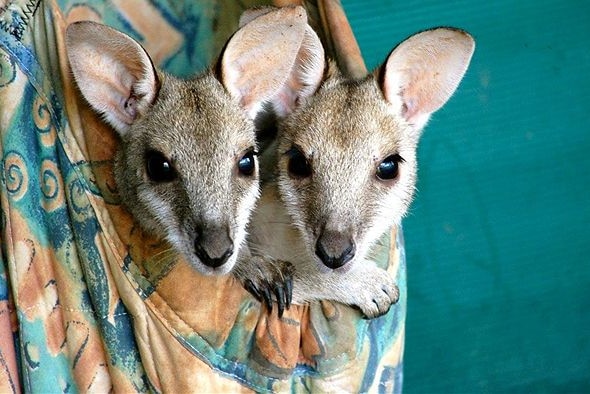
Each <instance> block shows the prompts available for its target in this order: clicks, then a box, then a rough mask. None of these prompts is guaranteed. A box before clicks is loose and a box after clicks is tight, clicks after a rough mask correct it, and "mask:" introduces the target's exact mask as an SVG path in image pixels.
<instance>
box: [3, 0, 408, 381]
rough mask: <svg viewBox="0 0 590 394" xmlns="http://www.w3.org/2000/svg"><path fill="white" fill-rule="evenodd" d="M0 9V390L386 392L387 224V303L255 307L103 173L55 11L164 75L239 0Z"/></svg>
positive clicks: (396, 371)
mask: <svg viewBox="0 0 590 394" xmlns="http://www.w3.org/2000/svg"><path fill="white" fill-rule="evenodd" d="M0 4H4V5H2V6H0V28H1V29H0V133H1V134H0V154H1V156H0V157H1V160H2V161H1V164H2V167H1V170H2V171H1V172H0V180H1V188H0V206H1V211H0V212H1V222H0V223H1V233H0V234H1V235H0V237H1V246H2V254H1V255H0V259H1V263H2V264H0V366H1V368H0V391H1V392H10V391H12V392H19V391H26V392H39V391H48V390H51V391H91V390H95V391H100V392H106V391H111V390H113V391H116V392H150V391H156V392H160V391H171V392H186V391H208V392H210V391H221V392H240V391H256V392H267V391H293V392H308V391H313V392H318V391H320V392H324V391H340V390H344V391H353V392H366V391H377V390H378V391H380V392H381V391H384V392H400V390H401V376H402V372H401V371H402V370H401V368H402V354H403V341H404V321H405V312H406V310H405V297H406V293H405V289H406V282H405V258H404V252H403V239H402V235H401V231H399V232H396V231H394V232H393V233H392V234H391V236H387V237H384V239H383V240H382V242H381V244H380V245H379V246H378V247H377V250H376V251H375V255H376V256H377V257H376V259H377V261H379V264H380V265H381V266H383V267H387V269H388V270H389V271H390V272H392V274H393V275H395V276H396V278H397V281H398V285H399V287H400V291H401V301H400V302H399V303H398V304H397V305H395V306H394V307H392V309H391V310H390V311H389V313H387V314H386V315H385V316H383V317H381V318H378V319H373V320H364V319H362V318H361V316H360V314H359V312H358V311H356V310H355V309H352V308H349V307H346V306H343V305H340V304H337V303H332V302H316V303H312V304H310V305H305V306H293V307H292V308H291V309H290V310H288V311H286V313H285V315H284V316H283V317H282V319H279V318H278V316H277V315H276V312H274V313H273V314H268V313H267V311H266V310H264V309H262V308H261V306H260V304H259V303H258V302H257V301H255V300H254V299H253V298H252V297H251V296H250V295H249V294H248V293H247V292H246V291H244V290H243V289H242V287H241V286H240V284H239V283H237V282H236V281H235V280H234V279H233V278H232V277H231V276H227V277H220V278H211V277H203V276H201V275H199V274H198V273H197V272H195V271H194V270H193V269H191V268H190V267H189V266H188V265H187V264H186V263H185V262H184V261H182V260H179V259H177V258H175V257H173V256H171V254H170V253H168V252H167V249H168V248H167V246H166V245H164V244H162V243H161V242H159V241H158V240H156V239H153V238H151V237H150V236H149V235H147V234H144V233H143V232H142V231H141V230H140V229H138V228H137V227H136V226H135V225H134V223H133V220H132V218H131V217H130V216H129V214H128V213H127V212H126V211H125V210H124V209H123V208H122V207H121V205H120V201H119V197H118V195H117V191H116V187H115V183H114V181H113V179H112V171H111V168H112V157H113V152H114V150H115V148H116V146H117V143H118V141H117V139H116V137H115V135H114V133H113V132H112V130H110V129H109V128H108V127H107V126H105V125H104V124H103V123H102V122H101V121H100V119H99V118H98V116H97V115H96V114H95V113H93V112H92V111H91V110H90V109H89V108H88V106H87V105H86V104H85V103H84V101H83V99H81V98H80V95H79V94H78V92H77V90H76V87H75V83H74V82H73V80H72V77H71V73H70V70H69V66H68V64H67V56H66V53H65V47H64V31H65V27H66V26H67V24H68V23H70V22H72V21H75V20H83V19H90V20H95V21H100V22H102V23H105V24H108V25H111V26H113V27H115V28H117V29H118V30H121V31H123V32H125V33H126V34H129V35H131V36H132V37H134V38H135V39H137V40H138V41H140V42H141V43H142V45H144V46H145V48H146V49H147V50H148V52H150V54H152V56H153V58H154V60H155V61H156V62H157V63H158V64H159V65H160V66H161V67H163V68H164V69H166V70H167V71H169V72H172V73H175V74H177V75H190V74H193V73H194V72H195V71H196V70H199V69H203V68H204V67H205V66H206V64H208V63H209V61H210V60H211V58H212V57H213V56H214V54H216V53H217V52H218V51H219V48H220V47H221V45H222V44H223V42H224V41H225V39H226V38H227V37H228V35H229V34H230V33H231V30H232V29H233V28H234V27H235V23H236V21H237V18H238V15H239V13H240V11H241V10H242V8H243V7H244V6H246V5H249V4H243V2H239V4H238V2H234V1H229V0H228V1H214V0H203V1H200V2H188V1H187V2H176V1H164V0H150V1H147V0H138V1H137V2H129V1H122V0H112V1H110V2H102V1H92V0H90V1H86V2H84V3H80V2H74V1H67V0H62V1H59V2H57V1H39V0H36V1H35V0H20V1H18V0H15V1H8V2H3V3H0Z"/></svg>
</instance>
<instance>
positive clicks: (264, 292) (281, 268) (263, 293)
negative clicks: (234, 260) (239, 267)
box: [241, 258, 294, 318]
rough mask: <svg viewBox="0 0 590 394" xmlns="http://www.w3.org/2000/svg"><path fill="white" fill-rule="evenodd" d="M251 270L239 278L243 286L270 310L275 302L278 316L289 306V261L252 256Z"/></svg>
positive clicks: (291, 289)
mask: <svg viewBox="0 0 590 394" xmlns="http://www.w3.org/2000/svg"><path fill="white" fill-rule="evenodd" d="M250 263H251V267H252V268H253V269H252V270H250V271H251V272H250V273H249V274H248V275H246V276H245V277H243V278H241V280H242V284H243V286H244V288H245V289H246V290H247V291H248V292H249V293H250V294H252V295H253V296H254V297H255V298H256V299H257V300H258V301H260V302H261V303H263V304H266V306H267V307H268V310H269V312H272V307H273V301H276V302H277V306H278V315H279V318H280V317H282V316H283V312H284V311H285V309H289V307H290V306H291V300H292V296H293V272H294V268H293V265H292V264H291V263H288V262H286V261H282V260H272V259H268V258H252V260H251V262H250Z"/></svg>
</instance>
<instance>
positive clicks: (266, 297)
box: [262, 285, 272, 313]
mask: <svg viewBox="0 0 590 394" xmlns="http://www.w3.org/2000/svg"><path fill="white" fill-rule="evenodd" d="M262 296H263V297H264V302H266V305H268V312H269V313H272V296H271V294H270V290H269V289H268V285H267V286H264V287H263V289H262Z"/></svg>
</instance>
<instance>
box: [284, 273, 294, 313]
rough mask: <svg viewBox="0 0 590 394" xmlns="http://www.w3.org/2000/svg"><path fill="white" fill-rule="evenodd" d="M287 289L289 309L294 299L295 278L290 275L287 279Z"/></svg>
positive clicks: (286, 295) (286, 296)
mask: <svg viewBox="0 0 590 394" xmlns="http://www.w3.org/2000/svg"><path fill="white" fill-rule="evenodd" d="M285 290H286V291H285V300H286V307H287V309H289V308H290V307H291V301H293V278H292V277H290V276H289V277H288V278H287V280H285Z"/></svg>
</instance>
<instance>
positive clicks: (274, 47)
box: [218, 7, 307, 119]
mask: <svg viewBox="0 0 590 394" xmlns="http://www.w3.org/2000/svg"><path fill="white" fill-rule="evenodd" d="M263 10H264V11H263V12H259V13H257V14H250V16H246V17H245V18H243V19H242V22H243V23H244V24H243V26H242V27H241V28H240V29H239V30H238V31H237V32H236V33H235V34H234V35H233V36H232V37H231V38H230V40H229V41H228V43H227V45H226V47H225V49H224V51H223V53H222V55H221V59H220V63H219V64H218V70H219V72H220V76H219V78H220V81H221V83H222V84H223V85H224V86H225V88H226V89H227V90H228V91H229V93H230V94H231V95H232V96H233V97H235V98H237V99H238V100H239V101H240V103H241V105H242V107H243V108H244V109H245V110H246V112H247V113H248V115H249V116H250V117H251V118H252V119H254V118H255V117H256V114H257V113H258V111H259V110H260V109H261V108H262V105H263V104H264V103H265V102H268V101H271V99H273V97H275V96H276V95H277V93H278V91H279V90H280V89H281V88H282V87H283V85H284V84H285V83H286V80H287V77H288V76H289V75H290V74H291V70H292V69H293V67H294V64H295V63H296V57H297V54H298V52H299V50H300V48H301V45H302V42H303V39H304V35H305V28H306V26H307V16H306V14H305V10H304V9H303V8H302V7H284V8H271V9H263Z"/></svg>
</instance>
